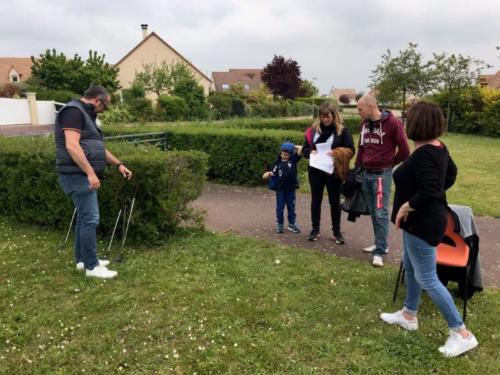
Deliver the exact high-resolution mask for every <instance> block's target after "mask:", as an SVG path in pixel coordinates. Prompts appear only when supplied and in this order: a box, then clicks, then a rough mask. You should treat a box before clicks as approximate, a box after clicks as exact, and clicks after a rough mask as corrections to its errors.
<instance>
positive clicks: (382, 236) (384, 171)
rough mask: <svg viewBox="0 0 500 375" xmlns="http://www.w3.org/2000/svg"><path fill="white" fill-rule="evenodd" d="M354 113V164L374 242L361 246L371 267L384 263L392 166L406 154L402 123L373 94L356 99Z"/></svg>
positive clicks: (387, 235) (406, 147) (405, 156)
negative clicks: (358, 124) (358, 125)
mask: <svg viewBox="0 0 500 375" xmlns="http://www.w3.org/2000/svg"><path fill="white" fill-rule="evenodd" d="M357 107H358V113H359V115H360V116H361V118H362V119H363V122H362V124H361V131H360V136H359V148H358V155H357V157H356V167H363V169H364V172H363V182H362V190H363V194H364V195H365V199H366V202H367V203H368V208H369V210H370V216H371V218H372V225H373V234H374V237H375V244H374V245H373V246H369V247H366V248H364V249H363V251H364V252H368V253H372V255H373V259H372V264H373V265H374V266H375V267H382V266H383V265H384V262H383V257H384V255H385V254H387V252H388V251H389V245H388V237H389V198H390V196H391V182H392V168H393V167H394V166H396V165H398V164H399V163H401V162H402V161H403V160H405V159H406V158H407V157H408V155H409V154H410V148H409V147H408V140H407V139H406V135H405V131H404V128H403V124H401V122H400V121H399V120H398V119H397V118H396V117H394V116H393V115H392V113H391V112H390V111H385V110H384V111H380V110H379V108H378V105H377V101H376V99H375V98H374V97H373V96H370V95H365V96H363V97H361V98H360V99H359V100H358V103H357Z"/></svg>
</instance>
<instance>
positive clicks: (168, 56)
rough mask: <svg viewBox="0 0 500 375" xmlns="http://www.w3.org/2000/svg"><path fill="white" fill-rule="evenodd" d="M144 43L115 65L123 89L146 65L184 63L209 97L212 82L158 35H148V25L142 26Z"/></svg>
mask: <svg viewBox="0 0 500 375" xmlns="http://www.w3.org/2000/svg"><path fill="white" fill-rule="evenodd" d="M141 27H142V41H141V42H140V43H139V44H138V45H136V46H135V47H134V48H133V49H132V50H131V51H130V52H129V53H127V54H126V55H125V56H124V57H123V58H122V59H121V60H120V61H118V62H117V63H116V64H115V67H117V68H118V69H119V73H118V80H119V81H120V86H121V87H122V88H125V89H126V88H129V87H130V86H131V85H132V82H133V81H134V78H135V73H136V72H140V71H142V70H143V66H144V65H146V64H158V65H160V64H161V63H162V62H164V61H165V62H166V63H167V64H175V63H177V62H182V63H184V64H186V65H187V66H188V67H189V68H190V69H191V71H192V73H193V75H194V76H195V78H196V79H197V80H198V82H199V84H200V85H201V86H203V89H204V91H205V94H206V95H208V93H209V90H210V86H211V84H212V81H211V80H210V78H208V77H207V76H206V75H205V74H203V73H202V71H201V70H200V69H198V68H197V67H196V66H194V65H193V64H192V63H191V62H190V61H189V60H187V59H186V58H185V57H184V56H182V55H181V54H180V53H179V52H177V51H176V50H175V49H174V48H173V47H171V46H170V45H169V44H168V43H167V42H165V41H164V40H163V39H162V38H160V37H159V36H158V35H157V34H156V33H154V32H152V33H150V34H148V25H141Z"/></svg>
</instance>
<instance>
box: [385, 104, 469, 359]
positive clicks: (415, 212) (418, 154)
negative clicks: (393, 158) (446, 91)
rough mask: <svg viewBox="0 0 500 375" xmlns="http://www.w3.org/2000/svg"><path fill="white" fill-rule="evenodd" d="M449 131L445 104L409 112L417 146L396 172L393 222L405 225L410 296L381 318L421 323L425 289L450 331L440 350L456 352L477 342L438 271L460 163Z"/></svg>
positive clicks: (410, 327)
mask: <svg viewBox="0 0 500 375" xmlns="http://www.w3.org/2000/svg"><path fill="white" fill-rule="evenodd" d="M445 130H446V122H445V119H444V116H443V112H442V111H441V108H440V107H439V106H438V105H436V104H431V103H426V102H418V103H416V104H414V105H413V106H412V107H411V108H410V110H409V111H408V127H407V132H408V137H409V138H410V139H412V140H413V141H414V144H415V151H414V152H413V154H412V155H411V156H410V157H409V158H408V159H407V160H406V161H405V162H404V163H403V164H402V165H401V166H400V167H399V168H397V169H396V171H395V172H394V183H395V186H396V191H395V195H394V206H393V211H392V218H391V220H392V222H393V223H394V224H396V227H397V228H400V229H402V230H403V246H404V251H403V265H404V268H405V271H406V272H405V275H406V286H407V289H406V298H405V300H404V306H403V309H402V310H401V311H397V312H395V313H383V314H381V315H380V318H381V319H382V320H384V321H385V322H387V323H389V324H397V325H400V326H401V327H403V328H405V329H408V330H416V329H417V328H418V321H417V316H416V315H417V310H418V306H419V303H420V295H421V293H422V290H425V291H426V292H427V294H429V297H430V298H431V299H432V301H433V302H434V303H435V304H436V306H437V308H438V309H439V310H440V312H441V314H442V315H443V316H444V318H445V320H446V322H447V323H448V327H449V329H450V335H449V337H448V340H447V341H446V343H445V344H444V345H443V346H441V347H440V348H439V351H440V352H441V353H443V354H444V355H445V356H446V357H455V356H458V355H460V354H462V353H465V352H466V351H468V350H470V349H473V348H474V347H476V346H477V345H478V342H477V340H476V338H475V337H474V335H473V334H472V333H471V332H470V331H468V330H467V329H466V328H465V325H464V322H463V321H462V318H461V317H460V314H459V312H458V310H457V308H456V306H455V304H454V302H453V298H452V297H451V295H450V293H449V291H448V289H446V287H445V286H444V285H443V284H442V283H441V282H440V281H439V279H438V276H437V273H436V246H437V245H438V244H439V242H441V241H442V240H443V238H444V234H445V229H446V221H447V212H448V203H447V201H446V193H445V191H446V190H447V189H448V188H450V187H451V186H452V185H453V183H454V182H455V179H456V176H457V167H456V166H455V163H454V162H453V159H452V158H451V157H450V154H449V153H448V150H447V148H446V146H445V145H444V144H443V143H442V142H441V141H439V140H438V137H439V136H441V135H442V134H443V132H444V131H445Z"/></svg>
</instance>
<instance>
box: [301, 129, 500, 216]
mask: <svg viewBox="0 0 500 375" xmlns="http://www.w3.org/2000/svg"><path fill="white" fill-rule="evenodd" d="M441 140H442V141H443V142H444V143H445V144H446V146H447V147H448V149H449V151H450V154H451V156H452V158H453V160H454V161H455V163H456V164H457V167H458V177H457V181H456V182H455V185H453V186H452V187H451V189H449V190H448V193H447V195H448V202H449V203H450V204H458V205H464V206H469V207H472V209H473V211H474V214H476V215H481V216H491V217H495V218H500V193H499V191H500V188H499V186H500V138H490V137H481V136H476V135H470V134H447V135H446V136H444V137H442V138H441ZM358 142H359V135H355V136H354V144H355V145H356V150H357V145H358ZM410 146H411V148H412V149H413V143H412V142H411V141H410ZM354 160H355V159H353V161H351V166H353V165H354ZM302 163H304V162H302ZM299 179H300V191H301V192H304V193H310V189H309V183H308V181H307V171H306V168H304V167H303V168H302V169H301V172H300V176H299Z"/></svg>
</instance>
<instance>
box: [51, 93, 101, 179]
mask: <svg viewBox="0 0 500 375" xmlns="http://www.w3.org/2000/svg"><path fill="white" fill-rule="evenodd" d="M67 108H78V109H79V110H80V111H81V112H82V114H83V118H84V119H85V127H84V128H83V130H82V132H81V138H80V146H81V147H82V149H83V152H84V153H85V156H86V157H87V160H88V161H89V163H90V165H91V166H92V168H93V169H94V172H95V173H96V174H97V175H99V174H101V173H102V172H103V171H104V168H105V167H106V149H105V147H104V138H103V135H102V131H101V129H99V128H98V126H97V125H96V123H95V122H94V121H93V120H92V119H91V118H90V116H89V115H88V114H87V112H86V111H85V108H84V107H83V105H82V103H81V102H79V101H78V100H72V101H70V102H69V103H68V104H66V105H65V106H64V107H63V108H62V109H61V110H60V111H59V113H58V115H57V117H56V124H55V127H54V135H55V140H56V172H57V173H60V174H84V172H83V170H82V169H81V168H80V167H79V166H78V165H77V164H76V163H75V162H74V161H73V159H72V158H71V155H70V154H69V153H68V150H67V149H66V139H65V138H64V131H63V129H62V125H61V123H60V122H59V115H60V114H61V113H62V112H63V111H64V110H66V109H67Z"/></svg>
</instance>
